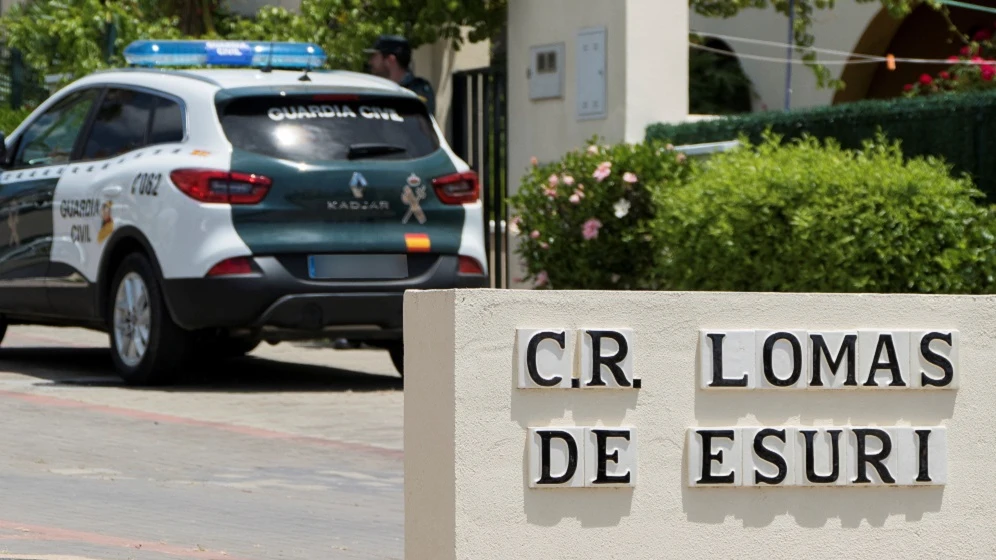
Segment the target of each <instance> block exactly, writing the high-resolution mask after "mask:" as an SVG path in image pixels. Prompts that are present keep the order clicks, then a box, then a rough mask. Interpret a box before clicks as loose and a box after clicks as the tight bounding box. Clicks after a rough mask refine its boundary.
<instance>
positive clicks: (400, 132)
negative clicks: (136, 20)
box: [0, 41, 487, 384]
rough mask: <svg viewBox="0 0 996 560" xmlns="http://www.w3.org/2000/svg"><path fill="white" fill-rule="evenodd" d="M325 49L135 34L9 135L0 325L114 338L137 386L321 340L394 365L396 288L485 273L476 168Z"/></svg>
mask: <svg viewBox="0 0 996 560" xmlns="http://www.w3.org/2000/svg"><path fill="white" fill-rule="evenodd" d="M325 56H326V55H325V53H324V52H322V50H321V48H320V47H318V46H317V45H314V44H301V43H269V42H221V43H216V42H201V41H136V42H135V43H132V44H131V45H129V46H128V48H127V49H126V51H125V57H126V60H127V61H128V63H129V65H130V67H128V68H123V69H117V70H109V71H102V72H98V73H95V74H92V75H89V76H86V77H84V78H82V79H80V80H78V81H75V82H73V83H72V84H70V85H69V86H67V87H65V88H64V89H62V90H61V91H59V92H58V93H56V94H54V95H53V96H52V97H51V98H50V99H48V100H46V101H45V102H44V103H43V104H42V105H41V106H39V107H38V108H37V109H36V110H35V111H34V112H33V113H32V114H31V115H30V117H28V118H27V119H26V120H25V121H24V122H23V123H22V124H21V125H20V126H18V128H17V129H16V130H14V131H13V132H12V133H11V134H10V135H9V136H8V137H7V138H6V139H5V141H4V149H3V154H2V170H0V212H2V215H0V316H2V320H0V336H2V334H3V333H5V332H6V330H7V326H8V325H19V324H38V325H54V326H76V327H85V328H91V329H97V330H101V331H104V332H107V333H108V334H109V338H110V345H111V354H112V357H113V361H114V364H115V367H116V369H117V371H118V373H119V374H120V375H121V376H122V377H123V379H124V380H126V381H127V382H129V383H133V384H153V383H164V382H169V381H172V380H174V379H175V375H176V374H177V373H178V372H179V371H181V370H182V369H183V368H184V367H185V366H187V365H189V364H191V363H192V362H191V360H195V361H205V360H214V359H218V358H225V357H231V356H238V355H241V354H244V353H246V352H249V351H251V350H252V349H253V348H255V347H256V346H257V345H258V344H260V342H261V341H267V342H270V343H277V342H280V341H287V340H295V339H296V340H304V339H318V338H346V339H349V340H355V341H365V342H367V343H368V344H370V345H373V346H377V347H380V348H384V349H386V350H388V351H389V352H390V355H391V358H392V359H393V361H394V364H395V366H396V367H397V369H398V371H399V373H401V374H402V375H403V362H404V360H403V347H402V326H403V325H402V301H403V299H402V298H403V292H404V291H405V290H407V289H412V288H417V289H437V288H439V289H443V288H455V287H483V286H485V285H486V284H487V280H486V279H487V264H486V263H487V261H486V258H485V252H484V228H483V219H482V209H481V202H480V192H479V190H480V188H479V183H478V178H477V176H476V175H475V174H474V173H473V172H472V171H471V170H470V168H469V167H468V165H467V164H466V163H465V162H464V161H462V160H461V159H460V158H459V157H457V156H456V155H455V154H454V153H453V151H452V150H451V149H450V147H449V146H448V145H447V143H446V141H445V139H444V137H443V134H442V133H441V131H440V129H439V127H438V125H437V123H436V122H435V120H434V119H433V118H432V116H431V115H430V114H429V113H428V112H427V110H426V107H425V105H424V103H422V102H421V101H420V100H419V99H418V98H417V97H416V96H415V94H413V93H411V92H410V91H408V90H406V89H404V88H402V87H401V86H398V85H397V84H395V83H394V82H391V81H388V80H384V79H381V78H378V77H374V76H370V75H366V74H359V73H353V72H347V71H316V70H313V69H314V68H316V67H318V66H319V65H320V64H321V63H322V62H323V61H324V60H325ZM169 66H174V67H176V66H182V67H185V68H191V67H192V68H193V69H178V68H162V67H169Z"/></svg>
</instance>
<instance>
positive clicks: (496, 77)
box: [450, 67, 509, 288]
mask: <svg viewBox="0 0 996 560" xmlns="http://www.w3.org/2000/svg"><path fill="white" fill-rule="evenodd" d="M506 83H507V82H506V79H505V70H504V68H496V67H487V68H475V69H473V70H464V71H461V72H455V73H454V74H453V101H452V104H451V109H450V111H451V115H452V121H451V122H452V130H451V143H452V147H453V151H454V152H456V154H457V155H458V156H460V157H461V158H463V159H464V160H465V161H466V162H467V163H468V164H469V165H470V166H471V168H473V170H474V171H476V172H477V174H478V176H479V177H480V180H481V199H482V201H483V205H484V233H485V237H484V243H485V249H486V251H487V255H488V260H489V263H488V270H489V271H490V274H491V287H492V288H507V287H508V262H509V252H508V234H507V232H506V229H505V224H506V218H507V216H508V210H507V208H506V205H505V197H506V195H507V193H508V187H507V185H508V183H507V175H506V171H507V167H508V166H507V165H506V162H507V161H508V160H507V157H508V156H507V148H508V137H507V136H506V134H505V131H506V115H507V101H506V89H505V87H506V86H505V85H506Z"/></svg>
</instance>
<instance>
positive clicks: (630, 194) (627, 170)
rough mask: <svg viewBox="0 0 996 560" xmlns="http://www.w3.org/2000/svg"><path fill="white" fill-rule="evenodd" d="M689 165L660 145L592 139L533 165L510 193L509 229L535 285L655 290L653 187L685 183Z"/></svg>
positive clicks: (656, 248) (670, 148)
mask: <svg viewBox="0 0 996 560" xmlns="http://www.w3.org/2000/svg"><path fill="white" fill-rule="evenodd" d="M691 167H692V164H691V163H690V162H688V161H687V160H686V158H685V154H682V153H680V152H675V151H674V148H673V146H670V145H665V144H664V143H661V142H652V143H647V144H632V145H631V144H618V145H615V146H603V145H600V144H599V143H598V139H597V138H592V139H590V140H589V142H588V144H587V147H586V148H584V149H578V150H574V151H572V152H570V153H568V154H567V155H566V156H564V158H563V159H561V160H560V161H557V162H553V163H549V164H543V165H540V164H539V163H538V162H537V161H536V159H535V158H534V159H533V166H532V169H531V170H530V171H529V173H528V174H527V175H526V176H525V177H524V178H523V180H522V184H521V186H520V188H519V191H518V192H517V193H516V194H515V195H514V196H512V197H510V198H509V204H510V206H511V208H512V211H513V213H514V214H516V215H515V217H513V218H512V221H511V229H512V231H513V233H518V234H519V237H520V239H521V243H520V245H519V247H518V249H517V252H518V254H519V256H521V257H522V258H523V260H524V262H525V265H526V267H527V276H526V278H523V279H522V280H528V279H531V280H532V281H533V284H534V285H535V286H536V287H539V288H556V289H601V290H606V289H647V288H653V279H652V277H653V272H654V270H655V258H656V255H657V254H658V253H659V252H660V248H661V243H660V240H659V239H657V238H655V237H654V236H652V235H651V222H652V221H653V219H654V217H655V214H656V212H655V206H654V197H653V196H652V193H653V192H657V191H667V190H669V189H671V188H673V187H674V186H675V185H677V184H680V183H681V182H683V181H684V180H685V178H686V176H687V174H688V173H689V170H690V168H691Z"/></svg>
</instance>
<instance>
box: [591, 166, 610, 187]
mask: <svg viewBox="0 0 996 560" xmlns="http://www.w3.org/2000/svg"><path fill="white" fill-rule="evenodd" d="M610 173H612V162H611V161H603V162H602V163H600V164H598V169H596V170H595V172H594V173H592V175H591V176H592V177H594V178H595V179H597V180H598V182H602V181H604V180H605V178H606V177H608V176H609V174H610Z"/></svg>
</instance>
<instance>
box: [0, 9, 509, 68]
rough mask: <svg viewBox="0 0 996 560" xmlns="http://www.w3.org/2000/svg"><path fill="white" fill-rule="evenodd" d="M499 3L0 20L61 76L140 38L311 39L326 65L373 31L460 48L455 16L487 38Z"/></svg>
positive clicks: (31, 57)
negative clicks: (324, 56)
mask: <svg viewBox="0 0 996 560" xmlns="http://www.w3.org/2000/svg"><path fill="white" fill-rule="evenodd" d="M505 8H506V0H480V1H475V2H462V1H458V0H404V1H402V0H303V1H302V2H301V6H300V9H299V10H297V11H289V10H287V9H285V8H282V7H274V6H264V7H263V8H260V9H259V11H258V12H257V13H256V14H253V16H252V17H244V16H241V15H238V14H235V13H234V12H232V11H231V9H230V7H229V6H228V5H227V3H226V2H225V1H224V0H158V1H157V0H28V1H26V2H24V3H22V4H17V5H15V6H13V7H12V8H10V10H8V12H7V13H6V14H4V15H3V16H2V17H0V30H2V31H3V40H4V41H6V43H7V45H8V46H10V47H15V48H18V49H20V50H21V51H22V52H23V53H24V54H25V57H26V62H27V63H28V64H29V65H30V66H31V67H32V68H34V69H35V70H37V71H38V72H39V73H40V74H43V75H47V74H66V78H65V79H64V80H63V82H65V81H68V80H71V79H75V78H78V77H80V76H83V75H86V74H88V73H90V72H93V71H94V70H97V69H100V68H106V67H113V66H121V65H123V64H124V59H123V57H122V55H121V53H122V52H123V50H124V48H125V47H126V46H127V45H128V43H130V42H132V41H134V40H137V39H148V38H155V39H182V38H204V39H233V40H234V39H239V40H272V41H313V42H316V43H318V44H319V45H321V46H322V47H323V48H324V49H325V51H326V52H327V53H328V55H329V63H328V65H329V66H330V67H333V68H345V69H352V70H359V69H361V68H362V67H363V64H364V62H365V57H364V55H363V53H362V50H363V48H365V47H367V46H369V45H370V44H372V42H373V40H374V38H376V36H377V35H379V34H381V33H398V34H404V35H406V36H407V37H408V38H409V41H410V42H411V43H412V46H413V47H418V46H420V45H423V44H427V43H433V42H436V41H437V40H449V41H451V42H452V44H453V45H454V46H455V47H456V48H459V46H460V45H461V44H462V42H463V40H464V39H463V37H462V36H461V34H460V29H461V26H468V27H470V28H471V32H470V34H469V36H468V37H467V40H469V41H471V42H476V41H480V40H483V39H487V38H490V37H492V36H494V34H495V33H496V32H497V31H498V30H499V29H500V28H501V26H502V25H503V24H504V21H505ZM112 25H113V33H111V31H110V30H111V29H112ZM109 46H110V47H112V48H109Z"/></svg>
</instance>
